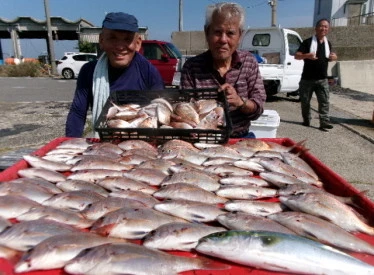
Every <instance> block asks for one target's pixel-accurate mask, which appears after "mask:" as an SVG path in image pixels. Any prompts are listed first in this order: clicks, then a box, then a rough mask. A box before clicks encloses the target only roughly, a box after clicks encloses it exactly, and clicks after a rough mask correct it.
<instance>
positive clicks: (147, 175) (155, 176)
mask: <svg viewBox="0 0 374 275" xmlns="http://www.w3.org/2000/svg"><path fill="white" fill-rule="evenodd" d="M123 176H124V177H126V178H129V179H133V180H138V181H141V182H145V183H147V184H149V185H153V186H159V185H160V184H161V183H162V182H163V180H164V179H165V178H166V175H165V174H164V173H163V172H162V171H160V170H158V169H147V168H134V169H132V170H130V171H127V172H124V173H123Z"/></svg>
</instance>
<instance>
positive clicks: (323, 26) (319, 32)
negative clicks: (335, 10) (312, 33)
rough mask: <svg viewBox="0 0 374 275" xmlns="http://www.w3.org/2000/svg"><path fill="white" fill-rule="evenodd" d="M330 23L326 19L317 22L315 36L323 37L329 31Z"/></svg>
mask: <svg viewBox="0 0 374 275" xmlns="http://www.w3.org/2000/svg"><path fill="white" fill-rule="evenodd" d="M329 29H330V24H329V22H327V21H326V20H323V21H321V22H319V24H318V26H317V27H316V36H317V37H324V36H326V35H327V34H328V33H329Z"/></svg>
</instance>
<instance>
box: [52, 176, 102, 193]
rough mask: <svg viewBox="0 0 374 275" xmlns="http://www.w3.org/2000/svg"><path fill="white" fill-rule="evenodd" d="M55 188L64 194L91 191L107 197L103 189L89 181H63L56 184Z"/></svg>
mask: <svg viewBox="0 0 374 275" xmlns="http://www.w3.org/2000/svg"><path fill="white" fill-rule="evenodd" d="M56 186H57V187H59V188H60V189H61V190H63V191H65V192H69V191H79V190H91V191H94V192H96V193H99V194H100V195H103V196H105V197H107V196H108V193H109V192H108V191H107V190H106V189H104V188H103V187H101V186H99V185H97V184H94V183H92V182H89V181H83V180H65V181H60V182H57V183H56Z"/></svg>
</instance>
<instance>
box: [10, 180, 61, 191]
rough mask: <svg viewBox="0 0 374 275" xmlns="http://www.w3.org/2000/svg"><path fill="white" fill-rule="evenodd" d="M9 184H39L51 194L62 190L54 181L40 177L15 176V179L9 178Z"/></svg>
mask: <svg viewBox="0 0 374 275" xmlns="http://www.w3.org/2000/svg"><path fill="white" fill-rule="evenodd" d="M8 182H9V184H13V183H16V182H17V183H20V184H23V185H25V184H35V185H39V186H41V187H43V188H45V189H47V191H48V192H50V193H53V194H58V193H61V192H62V190H61V189H60V188H58V187H56V184H55V183H52V182H50V181H47V180H45V179H42V178H17V179H14V180H10V181H8Z"/></svg>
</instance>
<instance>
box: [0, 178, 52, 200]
mask: <svg viewBox="0 0 374 275" xmlns="http://www.w3.org/2000/svg"><path fill="white" fill-rule="evenodd" d="M1 195H2V196H4V195H19V196H23V197H25V198H28V199H30V200H33V201H36V202H38V203H42V202H43V201H45V200H47V199H49V198H50V197H52V196H53V195H55V194H54V193H51V192H50V191H49V190H48V189H47V188H44V187H43V186H41V185H36V184H33V183H23V182H19V181H13V182H12V181H7V182H2V183H0V196H1Z"/></svg>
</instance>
